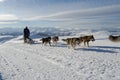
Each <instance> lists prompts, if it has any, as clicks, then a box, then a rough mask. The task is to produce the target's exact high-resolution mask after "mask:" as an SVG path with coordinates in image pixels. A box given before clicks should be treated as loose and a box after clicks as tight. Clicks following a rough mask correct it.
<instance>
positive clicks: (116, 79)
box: [0, 31, 120, 80]
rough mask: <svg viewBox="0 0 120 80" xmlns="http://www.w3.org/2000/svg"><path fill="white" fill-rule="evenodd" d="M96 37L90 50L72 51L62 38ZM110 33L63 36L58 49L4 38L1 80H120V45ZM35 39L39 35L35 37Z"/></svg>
mask: <svg viewBox="0 0 120 80" xmlns="http://www.w3.org/2000/svg"><path fill="white" fill-rule="evenodd" d="M86 34H93V35H94V37H95V41H94V42H90V47H85V46H83V44H81V46H77V47H76V49H75V50H73V49H68V48H67V46H66V43H64V42H62V41H61V39H63V38H67V37H73V36H77V37H79V36H81V35H86ZM109 35H110V33H109V32H108V31H97V32H88V31H83V32H81V33H77V34H74V35H72V36H60V41H58V44H57V45H56V46H49V45H47V46H42V44H41V42H40V41H39V39H40V37H37V38H34V40H35V41H36V42H35V43H34V44H24V43H23V39H22V36H17V37H16V36H15V37H14V36H10V35H1V36H0V80H120V43H115V42H111V41H109V39H108V36H109ZM34 36H35V35H34Z"/></svg>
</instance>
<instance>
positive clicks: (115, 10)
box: [0, 0, 120, 28]
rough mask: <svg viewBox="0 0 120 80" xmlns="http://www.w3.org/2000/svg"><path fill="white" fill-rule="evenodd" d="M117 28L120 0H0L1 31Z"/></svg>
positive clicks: (118, 25) (119, 18) (119, 17)
mask: <svg viewBox="0 0 120 80" xmlns="http://www.w3.org/2000/svg"><path fill="white" fill-rule="evenodd" d="M25 26H29V27H66V28H67V27H72V28H74V27H79V28H96V27H97V28H103V27H107V28H109V27H110V28H111V27H113V28H114V27H120V0H0V27H25Z"/></svg>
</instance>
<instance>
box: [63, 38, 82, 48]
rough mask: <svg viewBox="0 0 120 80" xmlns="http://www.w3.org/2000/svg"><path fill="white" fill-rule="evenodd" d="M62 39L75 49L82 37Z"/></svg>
mask: <svg viewBox="0 0 120 80" xmlns="http://www.w3.org/2000/svg"><path fill="white" fill-rule="evenodd" d="M62 41H64V42H66V43H67V46H68V48H70V46H71V47H72V48H73V49H75V47H76V44H78V43H79V41H80V39H79V38H67V39H62Z"/></svg>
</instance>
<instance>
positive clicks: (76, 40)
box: [23, 26, 120, 49]
mask: <svg viewBox="0 0 120 80" xmlns="http://www.w3.org/2000/svg"><path fill="white" fill-rule="evenodd" d="M23 32H24V36H23V37H24V43H34V41H33V40H32V39H31V38H29V36H30V31H29V29H28V27H27V26H26V27H25V29H24V31H23ZM109 40H111V41H113V42H120V36H112V35H110V36H109ZM40 41H42V45H47V44H49V45H50V46H51V42H52V44H53V45H57V42H58V41H59V37H58V36H52V37H50V36H49V37H44V38H42V39H40ZM62 41H64V42H65V43H66V44H67V47H68V48H73V49H75V47H76V46H77V45H80V44H81V43H84V46H86V44H87V46H88V47H89V42H90V41H95V38H94V36H93V35H85V36H82V37H72V38H66V39H62Z"/></svg>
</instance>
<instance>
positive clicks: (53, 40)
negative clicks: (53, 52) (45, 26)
mask: <svg viewBox="0 0 120 80" xmlns="http://www.w3.org/2000/svg"><path fill="white" fill-rule="evenodd" d="M58 40H59V37H58V36H52V37H51V41H52V42H53V44H54V45H56V44H57V41H58Z"/></svg>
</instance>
